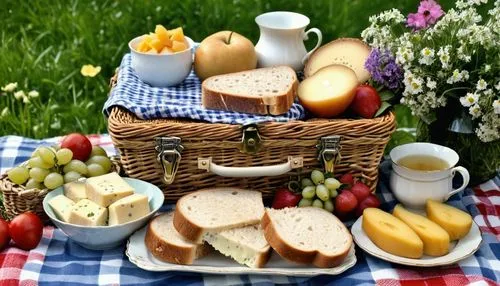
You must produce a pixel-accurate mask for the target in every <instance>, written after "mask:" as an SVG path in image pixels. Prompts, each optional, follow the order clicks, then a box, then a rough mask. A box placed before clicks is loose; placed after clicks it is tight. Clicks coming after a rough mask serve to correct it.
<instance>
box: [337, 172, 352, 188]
mask: <svg viewBox="0 0 500 286" xmlns="http://www.w3.org/2000/svg"><path fill="white" fill-rule="evenodd" d="M339 181H340V182H341V183H342V184H344V185H347V186H348V187H351V186H352V185H353V184H354V177H353V176H352V174H351V173H349V174H344V175H342V177H340V179H339Z"/></svg>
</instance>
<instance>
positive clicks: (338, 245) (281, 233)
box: [262, 207, 352, 268]
mask: <svg viewBox="0 0 500 286" xmlns="http://www.w3.org/2000/svg"><path fill="white" fill-rule="evenodd" d="M262 228H263V229H264V235H265V237H266V240H267V241H268V242H269V244H270V245H271V247H272V248H273V249H274V250H275V251H276V252H277V253H278V254H279V255H280V256H281V257H283V258H285V259H287V260H289V261H292V262H296V263H303V264H310V263H312V264H313V265H315V266H317V267H324V268H330V267H335V266H338V265H339V264H341V263H342V261H343V260H344V258H345V257H346V256H347V255H348V254H349V250H350V249H351V245H352V236H351V233H350V232H349V230H348V229H347V228H346V227H345V226H344V224H343V223H342V222H341V221H340V220H339V219H338V218H337V217H336V216H334V215H333V214H332V213H330V212H328V211H325V210H323V209H320V208H316V207H301V208H297V207H295V208H284V209H279V210H275V209H266V212H265V214H264V217H263V218H262Z"/></svg>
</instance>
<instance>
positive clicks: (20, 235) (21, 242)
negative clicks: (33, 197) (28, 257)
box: [9, 212, 43, 250]
mask: <svg viewBox="0 0 500 286" xmlns="http://www.w3.org/2000/svg"><path fill="white" fill-rule="evenodd" d="M9 232H10V236H11V238H12V240H13V241H14V243H15V244H16V246H17V247H19V248H21V249H23V250H31V249H33V248H35V247H37V245H38V243H39V242H40V240H41V239H42V233H43V223H42V220H41V219H40V218H39V217H38V216H37V215H36V214H34V213H32V212H25V213H23V214H20V215H18V216H16V217H15V218H14V219H13V220H12V221H11V222H10V224H9Z"/></svg>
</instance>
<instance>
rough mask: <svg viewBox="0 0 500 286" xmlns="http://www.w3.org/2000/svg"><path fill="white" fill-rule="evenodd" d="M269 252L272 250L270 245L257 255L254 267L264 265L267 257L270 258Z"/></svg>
mask: <svg viewBox="0 0 500 286" xmlns="http://www.w3.org/2000/svg"><path fill="white" fill-rule="evenodd" d="M271 253H272V251H271V248H270V247H269V249H268V250H267V251H266V252H263V253H261V254H260V255H259V258H257V263H256V264H255V267H257V268H262V267H264V265H266V263H267V262H268V261H269V258H271Z"/></svg>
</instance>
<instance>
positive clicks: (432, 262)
mask: <svg viewBox="0 0 500 286" xmlns="http://www.w3.org/2000/svg"><path fill="white" fill-rule="evenodd" d="M362 219H363V216H361V217H359V218H358V220H357V221H356V222H355V223H354V224H353V226H352V228H351V233H352V236H353V238H354V241H355V242H356V244H357V245H358V246H359V247H360V248H361V249H363V250H364V251H366V252H367V253H369V254H371V255H373V256H375V257H378V258H380V259H383V260H386V261H389V262H393V263H397V264H403V265H409V266H418V267H433V266H442V265H448V264H453V263H455V262H457V261H459V260H462V259H464V258H467V257H469V256H471V255H472V254H474V252H476V251H477V250H478V249H479V246H480V245H481V241H482V237H481V232H480V231H479V227H478V226H477V225H476V223H474V221H473V222H472V226H471V229H470V231H469V233H468V234H467V235H466V236H465V237H464V238H462V239H460V240H459V241H454V242H452V244H451V247H450V248H451V250H450V252H449V253H448V254H446V255H443V256H439V257H433V256H427V255H424V256H423V257H422V258H419V259H414V258H406V257H401V256H397V255H394V254H390V253H388V252H385V251H383V250H382V249H380V248H378V246H376V245H375V244H374V243H373V242H372V241H371V240H370V238H369V237H368V236H367V235H366V233H365V232H364V231H363V228H362V227H361V224H362Z"/></svg>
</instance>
